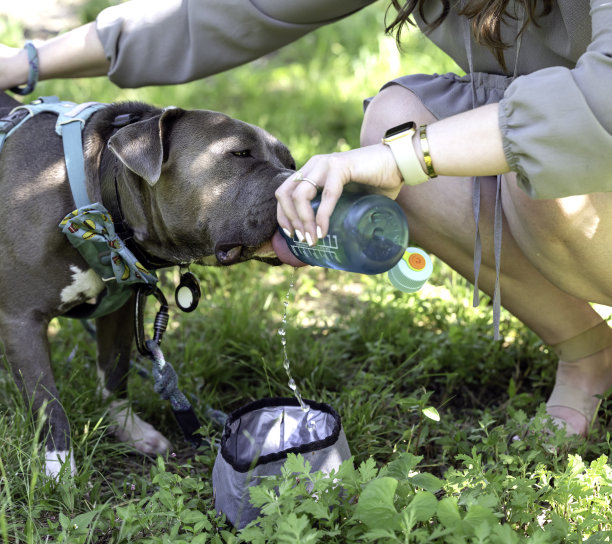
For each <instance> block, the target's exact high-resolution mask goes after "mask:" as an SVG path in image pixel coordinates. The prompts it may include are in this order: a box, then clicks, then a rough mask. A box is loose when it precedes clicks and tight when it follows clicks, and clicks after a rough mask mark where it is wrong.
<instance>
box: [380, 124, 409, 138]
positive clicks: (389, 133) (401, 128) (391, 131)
mask: <svg viewBox="0 0 612 544" xmlns="http://www.w3.org/2000/svg"><path fill="white" fill-rule="evenodd" d="M415 127H416V125H415V124H414V121H408V122H407V123H402V124H401V125H397V126H396V127H391V128H390V129H389V130H387V132H385V138H391V136H395V135H397V134H400V133H402V132H406V131H407V130H410V129H411V128H412V129H413V128H415Z"/></svg>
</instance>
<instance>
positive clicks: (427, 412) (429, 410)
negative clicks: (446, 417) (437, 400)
mask: <svg viewBox="0 0 612 544" xmlns="http://www.w3.org/2000/svg"><path fill="white" fill-rule="evenodd" d="M422 413H423V415H424V416H425V417H428V418H429V419H431V420H433V421H440V414H439V413H438V410H436V409H435V408H434V407H433V406H427V407H426V408H423V410H422Z"/></svg>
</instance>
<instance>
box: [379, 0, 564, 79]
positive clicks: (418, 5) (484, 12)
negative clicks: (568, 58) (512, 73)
mask: <svg viewBox="0 0 612 544" xmlns="http://www.w3.org/2000/svg"><path fill="white" fill-rule="evenodd" d="M428 1H431V0H404V1H403V3H402V2H400V0H391V4H390V5H389V8H387V13H388V12H389V9H390V8H391V7H394V8H395V9H396V10H397V15H396V17H395V19H394V20H393V21H391V23H390V24H388V25H387V27H386V31H387V33H389V34H391V33H393V32H395V40H396V41H397V44H398V45H400V42H401V33H402V30H403V29H404V27H405V25H406V23H410V24H414V21H413V20H412V19H411V15H412V12H413V11H414V10H415V9H416V10H418V14H419V16H420V17H421V18H422V19H423V21H425V23H426V24H427V27H426V31H427V32H430V31H432V30H434V29H435V28H437V27H438V26H439V25H440V24H441V23H442V21H444V19H446V17H447V15H448V13H449V11H450V0H439V1H440V2H441V4H442V13H441V14H440V16H439V17H437V18H436V19H435V20H434V21H427V20H426V18H425V14H424V6H425V3H426V2H428ZM553 2H554V0H516V3H517V4H522V6H523V9H524V12H525V20H524V23H523V26H522V28H521V29H520V31H519V33H520V32H523V30H525V28H526V27H527V25H528V24H530V23H531V24H534V25H537V24H538V22H537V19H538V18H539V17H542V16H545V15H548V14H549V13H550V12H551V11H552V7H553ZM509 3H510V0H466V2H465V3H464V5H463V7H462V8H461V9H460V11H459V14H460V15H464V16H466V17H467V18H468V19H469V20H470V25H471V27H472V33H473V35H474V39H475V40H476V43H478V44H480V45H484V46H486V47H488V48H489V49H491V51H492V52H493V54H494V55H495V57H496V58H497V60H498V62H499V64H500V65H501V66H502V68H504V70H505V69H506V65H505V61H504V50H505V49H507V48H508V46H509V44H507V43H504V41H503V40H502V38H501V24H502V22H503V20H504V18H515V17H514V15H511V14H509V13H507V8H508V4H509ZM538 8H540V9H539V11H538Z"/></svg>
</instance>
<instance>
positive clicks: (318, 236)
mask: <svg viewBox="0 0 612 544" xmlns="http://www.w3.org/2000/svg"><path fill="white" fill-rule="evenodd" d="M317 238H323V231H322V230H321V227H319V225H317Z"/></svg>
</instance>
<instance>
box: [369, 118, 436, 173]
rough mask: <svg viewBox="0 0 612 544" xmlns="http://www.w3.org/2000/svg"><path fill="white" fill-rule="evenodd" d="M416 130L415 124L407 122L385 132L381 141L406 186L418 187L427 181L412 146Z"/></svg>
mask: <svg viewBox="0 0 612 544" xmlns="http://www.w3.org/2000/svg"><path fill="white" fill-rule="evenodd" d="M416 129H417V126H416V125H415V123H414V122H413V121H409V122H408V123H403V124H401V125H397V126H396V127H392V128H390V129H389V130H387V132H385V135H384V137H383V138H382V140H381V141H382V143H383V144H385V145H388V146H389V148H390V149H391V153H393V158H394V159H395V163H396V164H397V167H398V168H399V171H400V173H401V174H402V177H403V178H404V181H405V182H406V184H407V185H418V184H419V183H423V182H424V181H427V180H428V179H429V176H428V175H427V173H426V172H425V171H424V170H423V167H422V166H421V163H420V162H419V159H418V157H417V155H416V152H415V151H414V146H413V145H412V137H413V136H414V134H415V132H416Z"/></svg>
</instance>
